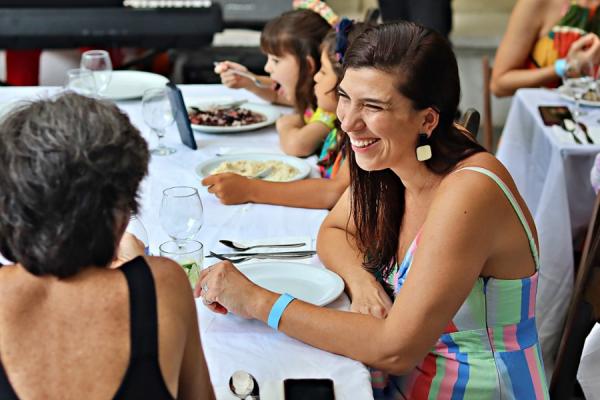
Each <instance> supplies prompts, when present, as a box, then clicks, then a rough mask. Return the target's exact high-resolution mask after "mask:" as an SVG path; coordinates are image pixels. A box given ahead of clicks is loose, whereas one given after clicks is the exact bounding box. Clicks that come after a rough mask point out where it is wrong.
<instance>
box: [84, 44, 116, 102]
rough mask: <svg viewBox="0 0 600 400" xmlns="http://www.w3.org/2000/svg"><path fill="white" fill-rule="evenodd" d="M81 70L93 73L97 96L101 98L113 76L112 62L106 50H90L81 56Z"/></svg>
mask: <svg viewBox="0 0 600 400" xmlns="http://www.w3.org/2000/svg"><path fill="white" fill-rule="evenodd" d="M80 67H81V69H84V70H88V71H91V72H92V74H93V75H94V81H95V82H96V94H97V95H98V96H101V95H102V93H104V91H105V90H106V88H107V87H108V84H109V83H110V78H111V76H112V62H111V61H110V55H109V54H108V51H106V50H89V51H86V52H85V53H83V54H82V55H81V64H80Z"/></svg>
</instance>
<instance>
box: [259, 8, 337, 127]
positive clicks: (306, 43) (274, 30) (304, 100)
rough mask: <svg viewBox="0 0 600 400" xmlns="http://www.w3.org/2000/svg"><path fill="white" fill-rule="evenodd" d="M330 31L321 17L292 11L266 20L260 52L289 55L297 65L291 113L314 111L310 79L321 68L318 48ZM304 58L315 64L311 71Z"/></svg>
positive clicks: (311, 13) (313, 97) (313, 94)
mask: <svg viewBox="0 0 600 400" xmlns="http://www.w3.org/2000/svg"><path fill="white" fill-rule="evenodd" d="M330 29H331V26H330V25H329V23H327V21H325V19H323V17H321V16H320V15H319V14H317V13H316V12H314V11H311V10H294V11H288V12H286V13H283V14H282V15H281V16H279V17H277V18H275V19H272V20H270V21H269V22H268V23H267V24H266V25H265V28H264V29H263V31H262V33H261V35H260V48H261V50H262V51H263V52H265V53H269V54H273V55H276V56H279V57H281V56H283V55H285V54H291V55H293V56H294V57H295V58H296V61H297V62H298V65H299V71H298V83H296V90H295V99H296V104H295V109H296V111H297V112H298V113H299V114H300V115H302V114H303V113H304V111H305V110H306V108H308V107H311V108H313V109H314V108H316V106H317V100H316V98H315V93H314V90H313V88H314V80H313V75H314V73H315V72H317V71H318V70H319V69H320V68H321V60H320V57H319V56H320V54H319V48H320V45H321V41H322V40H323V38H324V37H325V35H326V34H327V32H328V31H329V30H330ZM307 57H311V58H312V59H313V60H314V62H315V66H314V68H315V70H314V71H311V66H310V64H309V62H308V59H307Z"/></svg>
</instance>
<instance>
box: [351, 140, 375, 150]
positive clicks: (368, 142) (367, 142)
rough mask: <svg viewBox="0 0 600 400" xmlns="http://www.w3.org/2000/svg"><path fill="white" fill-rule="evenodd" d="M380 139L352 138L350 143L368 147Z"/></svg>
mask: <svg viewBox="0 0 600 400" xmlns="http://www.w3.org/2000/svg"><path fill="white" fill-rule="evenodd" d="M378 140H379V139H363V140H358V139H350V143H352V146H355V147H359V148H364V147H368V146H370V145H372V144H373V143H375V142H376V141H378Z"/></svg>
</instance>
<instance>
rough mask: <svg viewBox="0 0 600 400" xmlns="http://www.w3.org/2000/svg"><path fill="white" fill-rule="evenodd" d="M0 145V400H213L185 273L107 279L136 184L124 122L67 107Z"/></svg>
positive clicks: (132, 133)
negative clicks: (0, 259)
mask: <svg viewBox="0 0 600 400" xmlns="http://www.w3.org/2000/svg"><path fill="white" fill-rule="evenodd" d="M0 136H1V138H2V140H0V165H2V168H0V188H1V189H0V252H1V253H2V254H3V255H4V256H5V257H6V258H8V259H9V260H11V261H13V262H14V264H13V265H9V266H4V267H2V268H0V298H2V302H1V303H0V398H2V399H17V398H22V399H38V398H46V399H59V398H60V399H64V398H86V399H107V398H119V399H130V398H144V399H172V398H193V399H212V398H214V395H213V393H212V388H211V385H210V380H209V376H208V371H207V367H206V363H205V360H204V356H203V354H202V349H201V347H200V338H199V330H198V321H197V316H196V308H195V304H194V301H193V297H192V293H191V288H190V285H189V281H188V279H187V277H186V275H185V273H184V272H183V270H182V269H181V268H180V267H179V266H178V265H177V264H175V263H174V262H172V261H170V260H168V259H164V258H159V257H137V258H135V259H133V260H131V261H130V262H127V263H125V264H123V265H122V267H121V268H119V269H111V268H109V266H111V263H112V262H113V260H114V259H115V257H116V256H115V254H116V251H117V247H118V243H119V241H120V240H121V237H122V236H123V232H124V231H125V228H126V226H127V223H128V221H129V216H130V215H131V213H133V212H135V211H136V210H137V208H138V203H137V191H138V187H139V184H140V181H141V180H142V178H143V177H144V176H145V175H146V173H147V164H148V157H149V156H148V147H147V144H146V142H145V141H144V139H143V138H142V137H141V136H140V133H139V131H138V130H137V129H136V128H135V127H134V126H133V125H132V124H131V122H130V121H129V119H128V117H127V116H126V115H125V114H123V113H122V112H121V111H119V109H118V108H117V107H116V106H114V105H112V104H109V103H106V102H103V101H98V100H95V99H90V98H87V97H83V96H79V95H76V94H72V93H69V94H64V95H61V96H59V97H57V98H55V99H50V100H39V101H35V102H32V103H29V104H26V105H24V106H22V107H20V108H18V109H16V110H14V111H13V112H11V113H10V114H9V115H8V116H6V117H5V118H4V120H3V121H2V122H1V123H0Z"/></svg>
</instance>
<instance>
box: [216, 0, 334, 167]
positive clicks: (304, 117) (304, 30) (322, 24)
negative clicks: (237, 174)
mask: <svg viewBox="0 0 600 400" xmlns="http://www.w3.org/2000/svg"><path fill="white" fill-rule="evenodd" d="M305 3H306V4H303V5H300V7H304V8H310V4H312V3H320V2H315V1H307V2H305ZM320 4H323V3H320ZM313 8H314V7H313ZM316 11H319V12H320V13H317V12H315V11H312V10H311V9H299V10H294V11H290V12H286V13H284V14H282V15H281V16H279V17H277V18H275V19H273V20H271V21H269V22H268V23H267V25H265V28H264V29H263V31H262V33H261V38H260V46H261V50H262V51H263V52H264V53H265V54H266V55H267V63H266V65H265V71H266V72H268V73H269V77H258V76H254V79H251V78H249V77H248V75H250V76H252V74H251V73H250V72H248V70H247V68H246V67H244V66H243V65H240V64H237V63H233V62H231V61H223V62H221V63H218V64H217V66H216V67H215V72H216V73H218V74H220V75H221V81H222V82H223V84H224V85H225V86H227V87H230V88H244V89H247V90H249V91H251V92H252V93H254V94H256V95H258V96H260V97H262V98H263V99H265V100H267V101H270V102H273V103H278V104H285V105H291V106H293V107H294V111H295V112H294V113H293V114H291V115H284V116H282V117H280V118H279V119H278V120H277V131H278V132H279V138H280V143H281V148H282V150H283V151H284V152H285V153H286V154H289V155H293V156H300V157H305V156H309V155H311V154H314V152H315V151H316V150H317V149H319V147H320V146H321V144H322V143H323V140H324V139H325V136H327V133H328V132H329V131H330V129H331V127H330V126H331V123H332V121H333V120H334V119H335V116H334V115H333V114H330V113H326V112H322V111H319V110H315V108H316V105H317V104H316V98H315V95H314V91H313V87H314V81H313V75H314V74H315V73H316V72H317V71H318V70H319V69H320V67H321V65H320V64H321V63H320V59H319V48H320V45H321V42H322V40H323V38H324V37H325V35H326V34H327V32H328V31H329V30H330V28H331V25H330V22H329V21H331V22H332V23H335V22H336V21H337V17H336V16H335V14H333V12H332V11H331V9H330V8H328V7H326V8H322V7H320V8H318V10H316ZM326 17H327V18H329V20H326V19H325V18H326ZM239 72H242V73H244V75H245V76H242V75H240V74H239ZM259 86H260V87H259Z"/></svg>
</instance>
